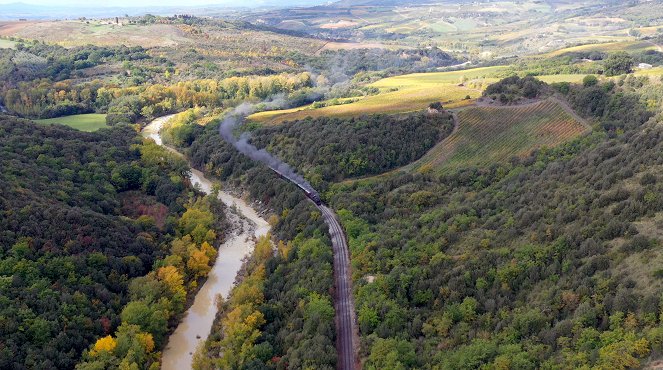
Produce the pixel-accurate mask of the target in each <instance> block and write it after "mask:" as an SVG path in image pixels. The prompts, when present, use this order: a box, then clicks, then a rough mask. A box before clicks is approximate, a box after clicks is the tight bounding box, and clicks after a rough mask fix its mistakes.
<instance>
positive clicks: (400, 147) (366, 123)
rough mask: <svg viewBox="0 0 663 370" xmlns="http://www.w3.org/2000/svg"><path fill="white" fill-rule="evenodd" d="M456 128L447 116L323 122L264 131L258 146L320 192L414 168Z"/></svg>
mask: <svg viewBox="0 0 663 370" xmlns="http://www.w3.org/2000/svg"><path fill="white" fill-rule="evenodd" d="M453 127H454V122H453V117H452V115H451V114H450V113H447V112H440V113H416V114H408V115H404V116H394V115H371V116H364V117H357V118H347V119H341V118H317V119H307V120H303V121H296V122H287V123H284V124H281V125H277V126H266V127H261V128H258V129H256V130H254V131H252V135H253V136H252V142H253V143H254V144H255V145H256V146H257V147H258V148H265V149H267V150H268V151H269V152H270V153H273V154H275V155H277V156H278V157H280V158H282V159H283V160H284V161H286V162H287V163H293V164H296V166H297V168H298V169H299V170H301V171H302V172H303V173H305V174H306V175H307V177H308V178H309V179H310V181H311V183H312V184H313V185H314V186H316V185H322V182H323V181H324V182H335V181H340V180H343V179H344V178H348V177H357V176H365V175H374V174H379V173H383V172H386V171H388V170H390V169H393V168H395V167H399V166H403V165H405V164H408V163H411V162H414V161H415V160H417V159H419V158H420V157H421V156H423V155H424V153H426V151H428V150H429V149H430V148H432V147H433V145H435V144H436V143H438V142H439V141H440V140H442V139H443V138H444V137H446V136H448V135H449V134H450V133H451V131H452V130H453Z"/></svg>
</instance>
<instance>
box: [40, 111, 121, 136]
mask: <svg viewBox="0 0 663 370" xmlns="http://www.w3.org/2000/svg"><path fill="white" fill-rule="evenodd" d="M34 121H35V122H37V123H39V124H42V125H65V126H69V127H71V128H75V129H76V130H80V131H87V132H92V131H97V130H99V129H100V128H104V127H108V126H106V115H105V114H96V113H91V114H77V115H73V116H63V117H57V118H49V119H37V120H34Z"/></svg>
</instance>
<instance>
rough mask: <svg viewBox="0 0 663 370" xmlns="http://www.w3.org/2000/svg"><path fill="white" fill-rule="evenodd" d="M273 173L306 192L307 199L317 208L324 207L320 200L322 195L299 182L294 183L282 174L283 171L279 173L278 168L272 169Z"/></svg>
mask: <svg viewBox="0 0 663 370" xmlns="http://www.w3.org/2000/svg"><path fill="white" fill-rule="evenodd" d="M270 168H271V166H270ZM272 171H274V172H276V174H277V175H279V177H281V178H282V179H285V180H288V181H290V182H292V183H293V184H295V185H297V187H298V188H300V189H302V191H303V192H304V194H305V195H306V197H307V198H308V199H310V200H311V201H312V202H313V203H315V205H316V206H320V205H322V200H321V199H320V194H318V192H317V191H315V190H313V189H312V188H308V187H306V186H304V185H302V184H300V183H298V182H297V181H293V180H292V179H291V178H289V177H288V176H286V175H284V174H283V173H281V171H279V170H278V169H276V168H272Z"/></svg>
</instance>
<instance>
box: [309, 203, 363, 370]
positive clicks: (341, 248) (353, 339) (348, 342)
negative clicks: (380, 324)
mask: <svg viewBox="0 0 663 370" xmlns="http://www.w3.org/2000/svg"><path fill="white" fill-rule="evenodd" d="M318 208H319V209H320V211H321V212H322V215H323V217H324V219H325V222H326V223H327V225H328V226H329V235H330V236H331V240H332V248H333V252H334V282H335V285H336V289H335V300H334V308H335V309H336V350H337V353H338V364H337V368H338V369H340V370H353V369H359V367H360V366H359V362H358V361H357V351H356V347H355V344H357V340H358V337H359V335H358V332H357V326H356V324H355V311H354V307H355V305H354V299H353V297H352V280H351V277H350V252H349V249H348V244H347V241H346V237H345V233H344V232H343V228H341V224H340V223H339V222H338V219H337V218H336V214H335V213H334V212H333V211H332V210H331V209H329V208H328V207H327V206H325V205H324V204H320V205H318Z"/></svg>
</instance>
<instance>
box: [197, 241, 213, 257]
mask: <svg viewBox="0 0 663 370" xmlns="http://www.w3.org/2000/svg"><path fill="white" fill-rule="evenodd" d="M200 250H202V251H203V252H205V254H206V255H207V257H209V259H210V260H212V259H214V258H216V249H214V247H212V245H211V244H210V243H208V242H203V244H202V245H201V246H200Z"/></svg>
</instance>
